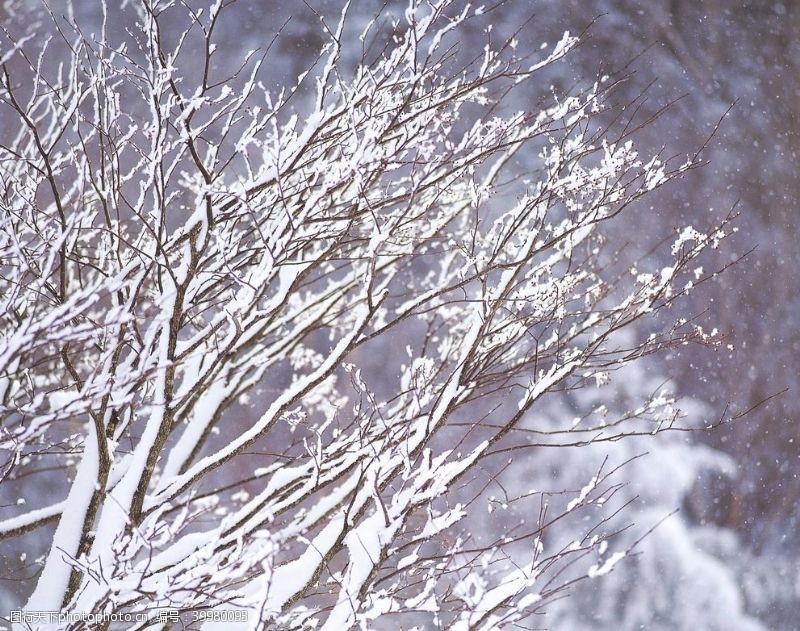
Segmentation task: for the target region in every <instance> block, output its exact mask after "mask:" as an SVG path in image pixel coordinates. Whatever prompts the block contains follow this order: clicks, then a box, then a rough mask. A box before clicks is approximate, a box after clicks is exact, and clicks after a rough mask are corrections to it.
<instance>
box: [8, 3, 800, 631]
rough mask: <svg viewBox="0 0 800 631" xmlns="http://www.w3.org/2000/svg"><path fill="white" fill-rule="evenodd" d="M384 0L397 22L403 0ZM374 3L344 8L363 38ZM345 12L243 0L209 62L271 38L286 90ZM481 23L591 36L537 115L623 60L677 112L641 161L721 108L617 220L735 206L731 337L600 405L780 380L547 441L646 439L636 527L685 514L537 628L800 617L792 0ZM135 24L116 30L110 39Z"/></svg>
mask: <svg viewBox="0 0 800 631" xmlns="http://www.w3.org/2000/svg"><path fill="white" fill-rule="evenodd" d="M190 4H198V3H195V2H190ZM387 4H388V8H387V9H386V10H387V11H388V14H391V12H393V11H394V12H396V13H397V12H401V11H402V9H403V6H404V3H402V2H396V1H395V0H389V2H388V3H387ZM382 5H383V2H379V1H378V0H355V1H354V2H353V3H352V5H351V8H350V16H351V19H353V20H354V24H355V27H354V31H355V30H356V28H357V26H358V25H359V24H363V23H365V22H366V21H367V20H368V19H370V18H371V17H373V16H374V15H375V14H376V13H377V12H378V11H379V10H380V9H381V6H382ZM0 6H2V7H3V8H2V10H0V19H2V20H3V21H4V22H5V23H9V22H10V21H13V20H16V21H18V22H19V21H23V22H24V20H26V19H28V18H27V17H26V15H27V14H28V12H29V11H31V7H32V6H37V5H36V3H35V2H34V0H11V1H8V0H7V1H6V2H5V3H0ZM342 6H343V2H342V0H308V4H306V3H304V2H300V1H297V2H295V1H294V0H239V6H238V8H236V9H235V10H233V11H231V12H230V19H228V20H227V21H223V22H222V23H221V25H220V28H221V31H220V40H221V41H225V42H230V45H225V46H220V48H219V55H220V56H219V63H221V64H225V63H231V64H232V63H233V61H234V59H236V58H237V57H238V56H239V55H241V54H243V53H244V52H246V51H247V50H249V49H253V48H266V47H267V46H268V45H270V42H273V40H274V42H273V43H272V50H271V52H270V57H269V59H270V60H271V61H270V66H269V78H270V80H272V81H274V83H275V84H276V85H278V84H290V81H291V78H292V77H294V76H296V75H297V74H299V73H300V72H302V71H304V70H306V69H307V68H308V67H309V66H310V65H311V64H312V63H313V62H314V60H315V59H316V57H317V54H318V52H319V50H320V48H321V47H322V45H323V43H324V41H325V36H324V29H323V27H322V24H321V20H320V16H322V17H324V18H325V20H326V21H327V20H330V22H329V23H332V22H335V20H336V17H337V16H338V14H339V13H340V11H341V9H342ZM487 8H488V7H487ZM75 10H76V14H77V17H78V19H79V21H81V22H82V23H84V24H95V25H96V24H97V23H98V20H99V11H98V9H97V7H96V6H95V3H94V2H89V1H87V2H76V3H75ZM490 15H491V20H492V24H493V33H494V34H495V35H494V37H496V41H500V40H501V39H503V38H504V37H505V36H510V35H511V34H513V33H514V32H516V31H519V32H518V34H517V37H518V39H519V42H520V44H519V45H520V47H528V48H530V49H531V50H538V48H539V46H540V45H541V44H542V43H544V42H549V43H551V44H552V43H554V42H555V41H557V40H558V39H559V38H560V36H561V34H562V33H563V32H564V31H565V30H569V31H570V32H572V33H576V32H582V31H584V29H586V28H587V27H588V28H589V30H588V32H587V35H586V40H585V42H584V43H583V45H581V46H580V47H579V48H578V50H577V51H575V52H574V53H572V54H571V55H570V56H569V58H568V59H567V61H566V62H565V63H562V64H559V65H558V66H557V68H556V69H555V70H554V71H551V72H550V74H549V75H548V76H547V77H546V79H547V82H542V83H541V85H537V86H534V87H533V88H532V90H533V91H534V92H536V91H538V93H532V94H531V95H530V98H531V102H530V104H528V106H529V107H530V106H531V104H535V103H536V102H537V98H538V97H540V96H542V95H547V94H549V93H550V92H551V91H552V90H553V89H555V90H556V91H559V90H562V91H563V90H568V89H571V88H573V87H574V86H576V85H581V84H586V83H587V82H591V81H593V80H594V78H595V77H597V76H598V75H602V74H612V75H613V74H616V73H620V72H624V73H626V74H627V75H628V79H627V81H626V83H625V84H624V85H623V86H622V87H621V88H620V89H619V90H618V91H617V92H616V99H617V100H618V101H619V102H624V101H632V100H633V99H634V98H636V97H638V96H640V95H642V93H643V91H646V92H644V98H642V100H641V101H640V103H641V107H642V109H641V110H640V113H639V115H640V116H645V117H646V116H647V115H649V114H655V113H656V112H658V111H660V110H661V109H662V108H664V107H665V106H667V105H669V107H668V108H667V109H666V110H665V111H664V112H663V113H662V114H661V116H660V118H659V119H658V121H657V122H656V123H655V124H654V125H652V126H650V127H648V128H647V129H646V130H644V132H643V133H642V134H641V135H640V136H639V148H640V150H641V152H642V153H643V154H648V153H652V152H656V151H658V150H660V149H661V147H666V155H674V154H686V153H694V152H695V151H696V150H697V149H698V148H699V147H700V146H702V145H703V144H704V143H705V142H706V141H707V140H708V138H709V136H710V135H711V133H712V131H713V130H714V129H715V126H716V125H717V124H718V122H719V121H720V119H723V120H722V123H721V125H720V127H719V130H718V131H717V132H716V134H715V135H714V137H713V139H712V140H711V143H710V145H709V146H708V148H707V149H706V151H705V153H704V157H705V158H706V160H708V165H707V166H706V167H705V168H703V169H699V170H696V171H693V172H691V174H690V175H689V176H688V177H687V178H686V179H684V180H683V181H682V183H681V185H680V186H675V185H673V186H670V187H667V188H665V189H660V190H659V191H657V192H656V193H655V195H654V196H653V197H651V198H649V201H648V204H649V207H648V208H646V209H644V210H643V211H642V212H641V213H640V214H639V215H638V216H637V220H636V222H632V223H621V224H617V225H618V228H619V229H624V230H625V233H620V234H619V235H617V237H618V238H621V239H627V240H628V241H630V244H631V247H632V248H634V249H635V248H636V246H637V243H639V242H641V243H642V244H643V245H644V244H645V243H650V244H652V242H653V238H654V237H657V236H669V235H671V234H673V233H674V231H675V229H677V228H678V227H680V226H683V225H686V224H687V223H689V224H692V223H693V224H695V225H697V226H698V227H699V228H701V227H702V226H707V225H709V224H710V223H711V222H712V218H713V217H719V216H720V215H724V214H725V213H727V211H728V210H730V209H731V208H732V207H734V206H735V205H737V204H738V206H737V210H738V211H739V212H740V213H741V214H740V217H739V219H738V220H737V224H736V225H737V226H738V228H739V231H738V232H737V233H736V235H735V236H734V238H733V239H732V240H731V241H730V242H729V243H728V244H727V246H726V247H725V248H724V249H722V250H721V251H720V252H719V253H718V257H719V260H718V261H717V264H718V266H720V267H721V266H724V265H727V264H728V263H730V262H731V261H733V260H735V259H737V258H739V257H740V256H742V255H744V254H747V256H746V257H745V258H744V259H743V260H741V261H740V262H738V263H737V264H736V265H734V266H733V267H731V268H730V269H728V270H727V271H726V272H725V273H724V274H722V275H721V276H720V278H719V280H718V282H717V283H716V284H713V285H712V284H707V285H706V286H704V288H703V290H702V291H701V292H698V296H697V304H696V312H698V313H699V312H702V311H704V310H706V309H708V313H707V314H706V316H705V318H706V319H707V321H709V322H713V324H714V326H717V327H719V329H720V330H721V331H723V332H725V333H726V334H727V335H728V340H726V343H728V342H729V343H730V347H726V346H723V348H722V349H721V350H717V351H711V350H709V349H704V348H700V347H686V348H685V349H683V350H681V352H675V353H673V354H672V355H671V356H670V357H668V358H667V359H666V361H665V358H663V357H661V358H657V359H655V360H654V361H653V362H651V364H649V365H637V369H636V370H637V371H636V372H635V373H631V374H626V375H625V376H624V378H623V379H620V380H618V383H624V387H619V388H618V390H616V391H615V392H614V393H612V395H611V396H610V397H609V396H608V395H606V397H607V399H608V400H607V401H603V403H604V404H606V405H608V406H609V407H611V406H614V405H620V406H621V405H624V401H626V400H627V399H628V398H631V399H635V398H636V396H637V394H638V393H642V392H646V391H648V389H651V388H652V384H653V383H656V382H657V383H661V382H663V381H665V380H669V381H670V382H672V383H673V384H674V390H675V391H676V392H678V393H680V394H681V395H683V396H685V399H686V401H685V406H686V409H687V410H688V411H689V412H690V414H691V415H693V416H694V417H696V420H697V423H698V424H700V425H704V424H708V423H710V422H713V421H714V420H716V418H717V417H719V415H720V414H722V413H723V411H724V410H725V408H726V406H728V405H730V406H731V407H730V408H729V409H731V410H743V409H747V408H749V407H751V406H754V405H756V404H757V403H759V402H761V401H763V400H764V399H766V398H768V397H770V396H771V395H773V394H776V393H779V392H782V391H784V390H786V392H785V393H784V394H782V395H781V396H778V397H776V398H774V399H771V400H770V402H769V403H768V404H767V405H762V406H759V407H757V408H756V409H755V410H753V411H752V412H750V413H749V414H748V415H747V416H746V417H745V418H743V419H742V420H740V421H737V422H736V423H733V424H731V425H728V426H726V427H724V428H721V429H717V430H715V431H713V432H707V433H703V432H697V433H693V434H690V435H685V434H682V435H680V436H670V437H669V438H668V439H667V440H660V439H659V440H657V441H650V442H647V441H639V442H638V443H637V442H636V441H631V442H630V444H626V445H622V444H619V445H618V444H613V445H609V444H605V445H599V446H596V447H593V448H592V449H591V450H580V451H576V452H575V453H574V454H573V455H571V456H570V457H569V458H564V456H563V455H561V456H559V459H558V461H556V460H555V454H552V453H551V454H550V455H547V454H543V455H542V458H541V459H536V458H535V457H532V460H531V463H530V465H529V467H530V477H531V478H532V479H549V480H551V481H552V480H556V479H558V480H562V479H563V480H569V479H570V476H571V477H572V478H574V479H575V480H579V479H583V478H581V475H582V474H583V473H585V472H587V471H590V470H591V469H592V467H594V466H595V463H596V462H597V459H598V458H602V457H604V456H605V455H611V456H612V457H613V458H615V459H616V460H618V461H619V460H623V459H625V458H627V457H630V456H632V455H636V454H638V453H641V452H643V451H647V452H649V455H648V456H646V457H644V458H641V459H639V460H637V461H636V462H635V463H634V464H633V465H632V466H631V467H630V468H629V470H628V472H627V473H626V474H625V475H626V476H627V477H628V479H630V485H629V486H630V488H629V489H628V490H627V491H626V492H627V493H629V494H630V497H631V498H638V499H637V500H636V502H635V503H634V504H633V508H632V511H633V512H632V513H631V514H629V515H628V519H629V520H630V519H632V520H634V521H636V522H637V524H640V525H641V527H642V528H647V527H649V526H650V525H652V524H653V523H654V522H655V521H657V520H658V519H659V518H660V517H663V516H665V515H667V514H668V513H669V512H670V511H672V510H673V509H675V508H679V509H680V512H679V513H678V514H676V515H675V516H673V517H671V518H670V519H669V520H668V521H667V522H665V523H664V524H663V525H662V526H661V527H660V528H658V529H657V530H656V531H655V532H654V533H653V535H652V536H650V537H648V539H647V540H646V541H645V542H644V543H643V545H642V547H641V548H640V551H641V552H642V554H641V555H639V556H637V557H635V558H634V559H631V560H628V561H626V562H625V563H624V564H621V565H620V566H619V567H618V568H617V569H615V571H614V572H613V573H612V574H611V575H609V576H608V577H605V578H604V580H602V581H584V582H583V583H581V584H580V585H579V586H578V588H577V593H576V594H575V595H574V596H573V597H570V598H568V599H565V600H563V601H559V602H558V603H556V604H555V605H554V606H553V607H552V608H551V611H550V612H549V613H548V615H547V616H546V617H545V618H544V619H542V620H541V624H540V627H541V628H553V629H577V630H580V629H587V630H588V629H612V628H613V629H616V630H620V631H627V630H633V629H665V630H666V629H709V630H711V629H727V630H738V629H747V630H751V629H752V630H764V629H770V630H787V631H788V630H790V629H798V628H800V622H798V620H800V538H798V536H797V535H796V533H797V528H798V517H799V516H800V481H798V473H800V450H799V449H798V447H799V446H800V445H799V443H800V431H799V430H798V428H800V424H798V422H797V419H798V417H800V399H798V388H797V382H798V374H800V316H799V315H798V313H799V312H800V273H798V265H800V255H799V253H800V248H799V247H798V245H797V238H798V235H799V234H800V231H799V230H798V229H800V214H799V213H798V208H797V199H798V196H799V195H800V180H798V177H797V173H798V166H800V155H799V153H800V134H798V124H800V2H784V3H782V2H772V1H758V2H746V1H745V2H736V3H732V2H725V1H724V0H649V1H648V2H644V1H639V2H635V1H632V0H617V1H614V2H611V1H608V0H517V1H516V2H506V3H503V4H501V5H500V6H497V7H495V8H494V9H493V10H492V12H491V14H490ZM529 18H531V19H529ZM128 26H129V25H126V24H124V23H122V22H118V23H113V21H112V24H111V27H112V28H113V29H118V30H119V32H120V33H123V32H124V29H125V28H126V27H128ZM278 33H279V34H278ZM276 34H278V35H277V37H276ZM484 43H485V33H484V32H483V29H482V28H481V29H477V28H476V30H475V32H470V30H469V28H467V29H465V30H464V31H463V32H462V33H461V45H462V46H464V47H465V49H469V47H470V46H474V47H475V48H474V50H480V49H481V48H482V47H483V45H484ZM360 52H361V49H360V43H359V42H358V41H357V39H356V38H354V39H353V46H352V47H351V48H347V47H346V49H345V54H350V55H352V59H356V58H357V57H358V55H359V54H360ZM548 82H549V83H548ZM301 99H302V94H301V95H300V100H299V102H298V103H297V107H298V108H299V109H300V110H301V111H302V100H301ZM521 105H522V106H524V105H525V104H521ZM534 106H535V105H534ZM726 112H727V114H726ZM723 117H724V118H723ZM592 403H593V404H594V403H597V402H596V401H593V402H592ZM585 404H586V402H585V401H582V402H572V401H569V400H564V401H562V402H560V403H559V404H558V406H556V408H554V410H553V413H557V412H558V411H562V412H563V413H565V414H566V413H568V414H570V415H573V414H574V409H575V408H580V407H581V406H583V405H585ZM526 483H527V481H526ZM578 486H580V485H578ZM631 515H632V517H631ZM0 574H2V572H0ZM8 588H9V585H8V584H6V585H3V586H0V589H2V590H6V591H7V593H8ZM12 591H16V589H13V590H12ZM6 602H9V601H8V600H7V601H6Z"/></svg>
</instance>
